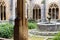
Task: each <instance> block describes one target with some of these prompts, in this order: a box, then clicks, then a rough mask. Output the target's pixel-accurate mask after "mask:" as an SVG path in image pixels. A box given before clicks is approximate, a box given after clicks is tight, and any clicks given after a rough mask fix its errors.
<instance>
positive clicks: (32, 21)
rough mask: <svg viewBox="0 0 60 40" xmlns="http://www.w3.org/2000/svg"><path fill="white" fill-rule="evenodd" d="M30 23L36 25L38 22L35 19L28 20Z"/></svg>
mask: <svg viewBox="0 0 60 40" xmlns="http://www.w3.org/2000/svg"><path fill="white" fill-rule="evenodd" d="M28 22H31V23H36V21H35V20H33V19H30V20H28Z"/></svg>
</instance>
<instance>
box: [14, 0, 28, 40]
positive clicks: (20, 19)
mask: <svg viewBox="0 0 60 40" xmlns="http://www.w3.org/2000/svg"><path fill="white" fill-rule="evenodd" d="M24 7H25V0H17V13H16V19H15V27H14V40H28V27H27V19H26V18H25V12H24V10H25V8H24Z"/></svg>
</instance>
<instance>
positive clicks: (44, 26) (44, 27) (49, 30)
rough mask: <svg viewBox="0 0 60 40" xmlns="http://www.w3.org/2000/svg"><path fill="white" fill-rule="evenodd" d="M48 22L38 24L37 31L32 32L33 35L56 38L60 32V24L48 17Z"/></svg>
mask: <svg viewBox="0 0 60 40" xmlns="http://www.w3.org/2000/svg"><path fill="white" fill-rule="evenodd" d="M47 19H48V20H47V21H46V22H38V23H37V29H36V30H31V32H30V33H31V34H35V35H40V36H54V35H55V34H57V33H58V32H59V31H60V23H59V22H57V21H56V20H51V17H50V16H49V17H47Z"/></svg>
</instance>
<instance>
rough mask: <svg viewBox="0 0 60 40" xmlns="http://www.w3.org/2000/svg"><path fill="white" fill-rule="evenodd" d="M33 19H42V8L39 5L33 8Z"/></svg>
mask: <svg viewBox="0 0 60 40" xmlns="http://www.w3.org/2000/svg"><path fill="white" fill-rule="evenodd" d="M33 19H34V20H38V19H41V8H40V6H39V5H35V6H34V8H33Z"/></svg>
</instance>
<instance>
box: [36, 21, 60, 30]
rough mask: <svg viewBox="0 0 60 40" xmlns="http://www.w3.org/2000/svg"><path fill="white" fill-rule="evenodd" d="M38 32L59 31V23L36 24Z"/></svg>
mask: <svg viewBox="0 0 60 40" xmlns="http://www.w3.org/2000/svg"><path fill="white" fill-rule="evenodd" d="M37 25H38V30H40V31H60V23H57V22H56V23H37Z"/></svg>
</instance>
